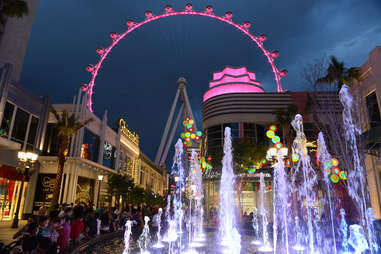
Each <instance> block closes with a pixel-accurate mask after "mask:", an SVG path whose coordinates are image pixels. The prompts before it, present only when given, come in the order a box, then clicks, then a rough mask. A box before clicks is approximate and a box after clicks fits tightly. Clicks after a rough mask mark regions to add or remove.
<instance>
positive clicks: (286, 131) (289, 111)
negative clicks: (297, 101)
mask: <svg viewBox="0 0 381 254" xmlns="http://www.w3.org/2000/svg"><path fill="white" fill-rule="evenodd" d="M297 113H298V107H297V106H296V105H294V104H291V105H288V107H287V108H286V109H276V110H275V111H274V114H275V119H276V123H277V124H278V125H279V127H281V128H282V130H283V135H284V139H285V142H286V147H287V148H288V154H289V155H290V154H291V143H292V142H291V128H290V126H291V121H292V120H293V119H294V117H295V115H296V114H297ZM288 157H290V156H288Z"/></svg>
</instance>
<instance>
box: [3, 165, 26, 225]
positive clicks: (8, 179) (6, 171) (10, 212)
mask: <svg viewBox="0 0 381 254" xmlns="http://www.w3.org/2000/svg"><path fill="white" fill-rule="evenodd" d="M21 179H22V175H21V174H20V173H19V172H18V171H17V170H16V168H15V167H11V166H6V165H1V166H0V221H4V220H12V219H13V217H14V213H15V210H16V205H17V198H18V197H19V195H20V194H19V193H20V187H21ZM27 185H28V179H26V181H25V183H24V188H23V190H22V200H21V207H20V214H19V216H21V215H22V210H23V205H24V201H23V199H24V194H25V190H26V188H27Z"/></svg>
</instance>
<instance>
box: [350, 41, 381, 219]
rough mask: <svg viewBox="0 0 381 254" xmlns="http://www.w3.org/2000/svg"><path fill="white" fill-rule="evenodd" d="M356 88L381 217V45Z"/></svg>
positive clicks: (368, 165) (373, 197) (371, 181)
mask: <svg viewBox="0 0 381 254" xmlns="http://www.w3.org/2000/svg"><path fill="white" fill-rule="evenodd" d="M352 90H353V94H355V95H357V96H358V100H359V102H360V111H359V119H360V123H361V129H362V131H363V137H364V140H365V143H366V151H365V165H366V170H367V180H368V186H369V193H370V200H371V203H372V208H373V212H374V215H375V218H376V219H381V113H380V112H381V46H378V47H376V48H374V49H373V50H372V51H371V52H370V53H369V57H368V60H367V61H366V62H365V63H364V64H363V65H362V66H361V78H360V81H358V82H354V84H353V87H352Z"/></svg>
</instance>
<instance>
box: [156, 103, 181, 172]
mask: <svg viewBox="0 0 381 254" xmlns="http://www.w3.org/2000/svg"><path fill="white" fill-rule="evenodd" d="M182 112H183V105H181V107H180V110H179V112H178V113H177V116H176V120H175V122H174V125H173V128H172V131H171V134H170V135H169V139H168V143H167V145H166V146H165V150H164V154H163V157H161V161H160V165H162V164H163V163H165V160H166V159H167V155H168V151H169V148H170V147H171V145H172V141H173V137H174V136H175V133H176V130H177V126H178V124H179V121H180V116H181V113H182Z"/></svg>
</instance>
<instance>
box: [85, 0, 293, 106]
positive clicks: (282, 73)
mask: <svg viewBox="0 0 381 254" xmlns="http://www.w3.org/2000/svg"><path fill="white" fill-rule="evenodd" d="M179 15H198V16H204V17H209V18H212V19H216V20H220V21H223V22H225V23H227V24H229V25H232V26H233V27H235V28H237V29H238V30H240V31H241V32H242V33H244V34H245V35H247V36H248V37H249V38H250V39H251V41H253V42H255V43H256V45H257V47H258V48H260V49H261V50H262V52H263V54H264V55H265V56H266V58H267V60H268V62H269V63H270V65H271V68H272V71H273V73H274V77H275V81H276V84H277V91H278V93H282V92H286V90H284V89H283V88H282V85H281V82H280V80H281V78H282V77H286V76H287V74H288V72H287V70H285V69H283V70H278V68H277V67H276V66H275V63H274V60H275V58H277V57H278V56H279V51H277V50H273V51H271V52H270V51H268V50H267V49H266V48H265V47H264V46H263V42H264V41H266V39H267V37H266V35H264V34H261V35H259V36H255V35H253V34H252V33H250V31H249V29H250V27H251V24H250V22H249V21H246V22H244V23H243V24H242V25H241V24H237V23H235V22H233V21H232V17H233V14H232V12H230V11H228V12H226V13H225V15H224V16H217V15H215V14H214V13H213V7H212V6H210V5H209V6H207V7H206V8H205V11H204V12H200V11H194V10H193V6H192V4H186V5H185V10H184V11H174V10H173V9H172V7H171V6H170V5H167V6H166V7H165V13H163V14H161V15H158V16H154V15H153V14H152V12H151V11H146V12H145V16H146V19H145V20H143V21H141V22H138V23H135V22H134V21H133V20H127V22H126V24H127V27H128V28H127V30H126V31H125V32H123V33H122V34H118V33H116V32H112V33H110V37H111V39H112V43H111V45H110V46H108V47H107V48H98V49H97V50H96V52H97V53H98V55H99V56H100V59H99V61H98V63H97V64H95V65H92V64H89V65H87V67H86V70H87V71H88V72H89V73H90V74H91V80H90V82H89V83H88V84H83V85H82V86H81V89H82V91H83V92H86V93H87V107H88V109H89V110H90V111H91V112H93V107H92V105H93V102H92V96H93V94H94V87H95V80H96V78H97V76H98V73H99V69H100V68H101V67H102V63H103V61H104V60H105V59H106V57H107V56H108V55H109V54H110V52H111V50H112V49H113V48H114V47H115V46H116V45H117V44H118V43H119V42H120V41H121V40H122V39H123V38H125V37H126V36H127V35H129V34H130V33H132V32H133V31H134V30H136V29H138V28H139V27H141V26H143V25H145V24H147V23H150V22H152V21H155V20H158V19H162V18H166V17H171V16H179Z"/></svg>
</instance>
